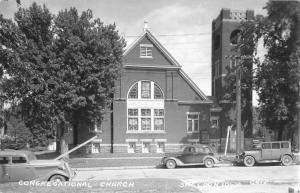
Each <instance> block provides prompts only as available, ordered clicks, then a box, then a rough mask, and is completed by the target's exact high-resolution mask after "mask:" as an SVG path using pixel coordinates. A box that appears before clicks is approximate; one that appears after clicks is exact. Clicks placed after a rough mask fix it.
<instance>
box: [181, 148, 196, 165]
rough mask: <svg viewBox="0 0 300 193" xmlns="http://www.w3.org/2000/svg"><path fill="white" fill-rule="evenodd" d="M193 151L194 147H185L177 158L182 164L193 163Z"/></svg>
mask: <svg viewBox="0 0 300 193" xmlns="http://www.w3.org/2000/svg"><path fill="white" fill-rule="evenodd" d="M194 153H195V147H186V148H185V149H184V150H183V152H182V155H180V156H178V159H179V160H180V161H182V162H183V163H184V164H192V163H194V160H193V159H194Z"/></svg>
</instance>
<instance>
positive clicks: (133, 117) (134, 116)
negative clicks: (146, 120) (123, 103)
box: [127, 108, 140, 131]
mask: <svg viewBox="0 0 300 193" xmlns="http://www.w3.org/2000/svg"><path fill="white" fill-rule="evenodd" d="M130 109H132V110H137V113H138V114H137V115H129V110H130ZM129 119H137V124H138V129H137V130H131V129H130V130H129ZM139 127H140V123H139V109H138V108H128V109H127V130H128V131H138V130H139Z"/></svg>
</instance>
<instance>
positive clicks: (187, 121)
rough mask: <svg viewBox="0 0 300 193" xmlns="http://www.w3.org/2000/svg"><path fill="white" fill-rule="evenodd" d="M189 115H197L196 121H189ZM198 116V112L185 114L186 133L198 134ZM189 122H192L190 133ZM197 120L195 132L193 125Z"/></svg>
mask: <svg viewBox="0 0 300 193" xmlns="http://www.w3.org/2000/svg"><path fill="white" fill-rule="evenodd" d="M189 115H197V117H198V118H197V119H191V118H189ZM199 115H200V113H199V112H187V113H186V131H187V133H199V123H200V121H199ZM189 120H192V131H189ZM195 120H197V121H198V127H197V130H196V129H195V128H194V127H195V124H194V121H195Z"/></svg>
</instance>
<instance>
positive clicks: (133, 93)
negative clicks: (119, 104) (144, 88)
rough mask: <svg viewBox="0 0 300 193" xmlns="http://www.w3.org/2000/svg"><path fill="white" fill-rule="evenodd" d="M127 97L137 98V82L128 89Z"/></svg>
mask: <svg viewBox="0 0 300 193" xmlns="http://www.w3.org/2000/svg"><path fill="white" fill-rule="evenodd" d="M128 98H130V99H137V98H138V83H135V85H133V86H132V87H131V89H130V91H129V94H128Z"/></svg>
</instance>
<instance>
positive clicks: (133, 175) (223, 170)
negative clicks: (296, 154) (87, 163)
mask: <svg viewBox="0 0 300 193" xmlns="http://www.w3.org/2000/svg"><path fill="white" fill-rule="evenodd" d="M145 178H149V179H151V178H152V179H153V178H162V179H164V178H165V179H178V180H181V182H182V184H181V185H180V186H192V187H195V188H197V189H198V190H199V192H203V193H204V192H206V193H210V192H223V193H226V192H230V193H234V192H249V193H250V192H251V193H253V192H257V193H258V192H260V193H268V192H272V193H277V192H278V193H283V192H288V188H289V187H295V186H298V187H299V184H300V166H299V165H292V166H256V167H234V166H229V165H228V166H227V167H223V166H216V167H214V168H204V167H188V168H176V169H165V168H147V169H146V168H135V169H131V168H127V169H119V170H117V169H107V168H106V169H103V170H101V169H98V170H78V172H77V176H76V178H75V179H74V180H75V181H89V180H122V179H145Z"/></svg>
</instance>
